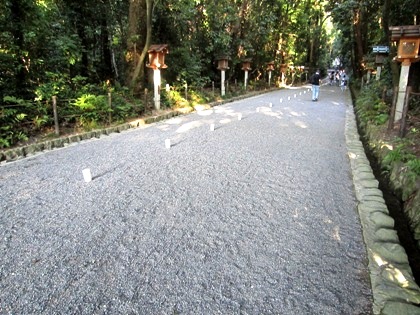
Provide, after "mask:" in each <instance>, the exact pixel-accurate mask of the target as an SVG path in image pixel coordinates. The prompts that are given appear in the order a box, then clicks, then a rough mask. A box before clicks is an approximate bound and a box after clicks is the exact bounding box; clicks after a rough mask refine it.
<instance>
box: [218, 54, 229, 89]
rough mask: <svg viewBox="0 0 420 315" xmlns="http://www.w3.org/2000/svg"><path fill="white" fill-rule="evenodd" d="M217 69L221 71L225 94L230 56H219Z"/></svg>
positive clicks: (222, 87) (222, 86)
mask: <svg viewBox="0 0 420 315" xmlns="http://www.w3.org/2000/svg"><path fill="white" fill-rule="evenodd" d="M217 61H218V63H217V69H218V70H220V71H221V93H220V94H221V95H222V96H225V94H226V90H225V71H226V70H227V69H229V57H227V56H221V57H219V58H218V60H217Z"/></svg>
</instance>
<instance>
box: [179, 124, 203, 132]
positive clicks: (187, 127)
mask: <svg viewBox="0 0 420 315" xmlns="http://www.w3.org/2000/svg"><path fill="white" fill-rule="evenodd" d="M202 125H203V123H202V122H200V121H192V122H189V123H186V124H183V125H182V126H181V127H179V128H178V129H177V131H176V132H178V133H183V132H187V131H189V130H191V129H194V128H198V127H201V126H202Z"/></svg>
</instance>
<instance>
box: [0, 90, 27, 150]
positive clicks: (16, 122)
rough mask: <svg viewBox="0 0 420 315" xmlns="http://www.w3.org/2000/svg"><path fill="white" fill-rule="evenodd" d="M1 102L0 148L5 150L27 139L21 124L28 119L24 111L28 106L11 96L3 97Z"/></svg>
mask: <svg viewBox="0 0 420 315" xmlns="http://www.w3.org/2000/svg"><path fill="white" fill-rule="evenodd" d="M3 102H4V103H5V105H3V107H1V108H0V148H7V147H10V146H11V145H13V144H16V143H17V142H19V141H26V140H27V139H28V137H27V135H26V133H25V130H24V127H23V123H24V122H25V121H26V120H27V117H28V114H27V113H26V110H25V109H26V108H27V107H28V106H29V104H28V103H27V102H25V101H24V100H22V99H18V98H16V97H13V96H5V97H4V98H3ZM7 105H8V106H9V107H6V106H7Z"/></svg>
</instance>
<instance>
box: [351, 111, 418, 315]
mask: <svg viewBox="0 0 420 315" xmlns="http://www.w3.org/2000/svg"><path fill="white" fill-rule="evenodd" d="M345 137H346V145H347V152H348V157H349V160H350V166H351V170H352V175H353V183H354V190H355V194H356V199H357V204H358V205H357V210H358V213H359V218H360V221H361V225H362V231H363V238H364V242H365V245H366V249H367V256H368V268H369V273H370V281H371V286H372V294H373V313H374V314H375V315H376V314H378V315H395V314H401V315H403V314H410V315H417V314H419V315H420V288H419V286H418V285H417V284H416V282H415V280H414V278H413V274H412V271H411V268H410V265H409V263H408V258H407V254H406V252H405V249H404V248H403V247H402V246H401V245H400V242H399V239H398V235H397V232H396V231H395V229H394V220H393V219H392V218H391V217H390V215H389V211H388V208H387V206H386V204H385V200H384V198H383V194H382V191H381V190H379V188H378V187H379V182H378V181H377V180H376V179H375V176H374V175H373V171H372V168H371V166H370V163H369V160H368V159H367V157H366V154H365V150H364V147H363V144H362V142H361V140H360V136H359V132H358V129H357V123H356V117H355V114H354V108H353V105H348V108H347V111H346V126H345Z"/></svg>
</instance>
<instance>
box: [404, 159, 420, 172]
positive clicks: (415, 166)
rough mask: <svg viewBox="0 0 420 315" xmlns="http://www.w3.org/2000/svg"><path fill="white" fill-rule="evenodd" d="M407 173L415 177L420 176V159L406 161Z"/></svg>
mask: <svg viewBox="0 0 420 315" xmlns="http://www.w3.org/2000/svg"><path fill="white" fill-rule="evenodd" d="M406 165H407V167H408V169H409V171H410V172H411V173H413V174H415V176H420V159H419V158H413V159H412V160H410V161H408V162H407V163H406Z"/></svg>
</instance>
